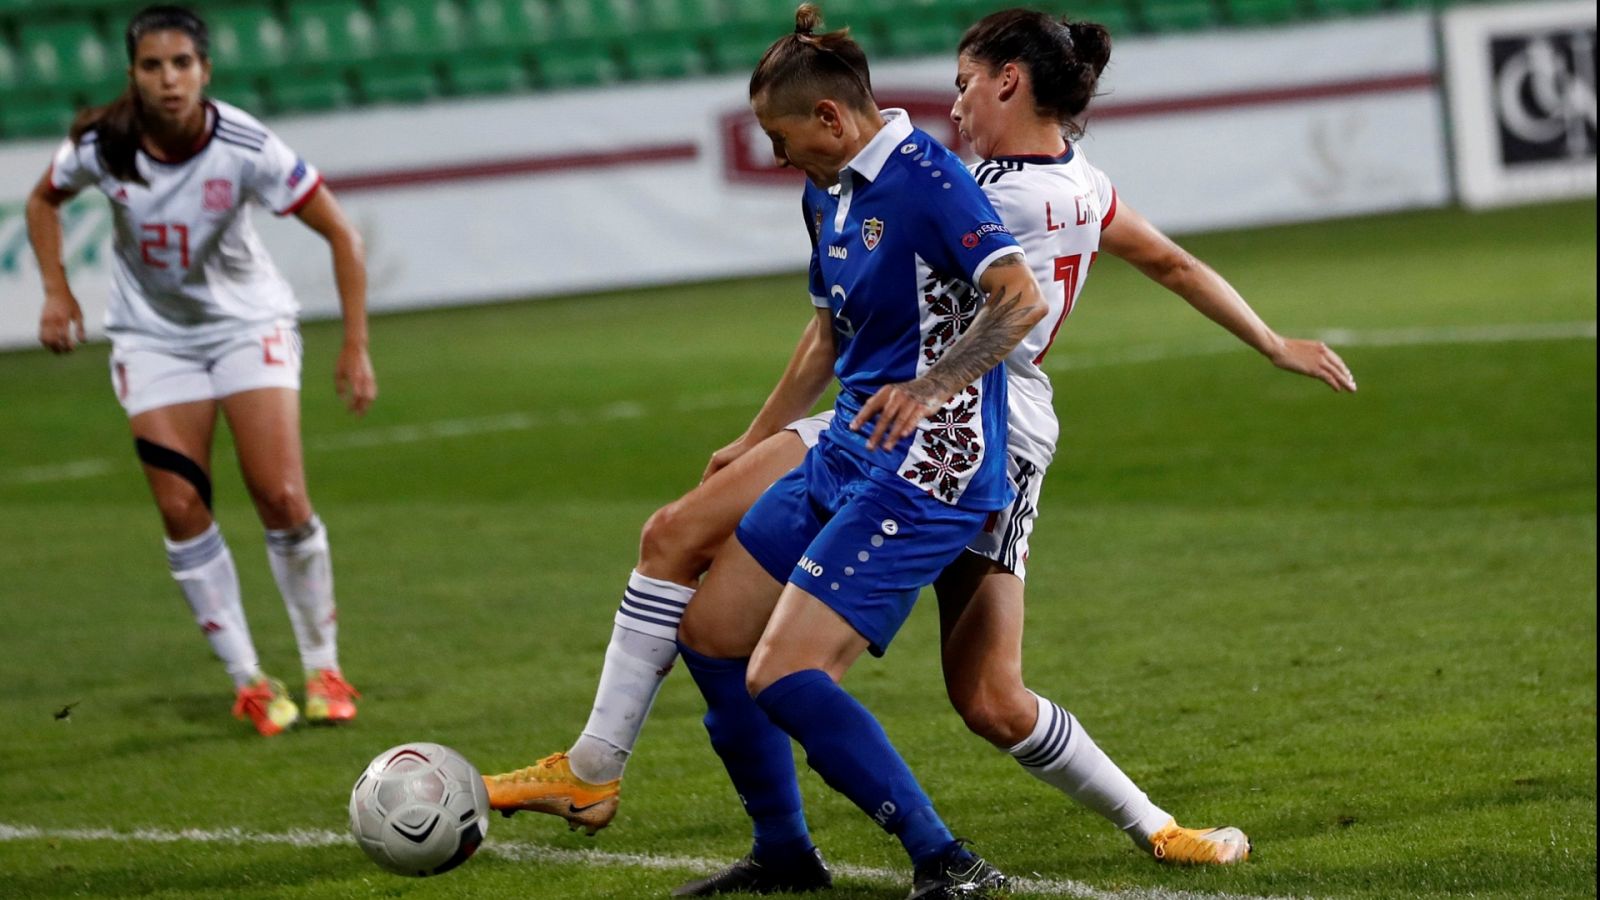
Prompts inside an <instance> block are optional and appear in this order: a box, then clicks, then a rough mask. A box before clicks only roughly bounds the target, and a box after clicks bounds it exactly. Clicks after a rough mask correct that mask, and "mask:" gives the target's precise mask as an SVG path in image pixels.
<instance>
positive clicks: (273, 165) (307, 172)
mask: <svg viewBox="0 0 1600 900" xmlns="http://www.w3.org/2000/svg"><path fill="white" fill-rule="evenodd" d="M321 186H322V173H321V172H318V171H317V169H316V167H315V166H313V165H311V164H310V163H308V162H306V161H305V160H304V159H302V158H301V157H300V156H299V155H297V154H296V153H295V152H294V151H293V150H290V149H289V145H288V144H285V143H284V142H283V141H282V140H281V139H279V137H278V136H277V135H276V134H272V133H271V132H268V134H267V140H266V143H265V144H263V145H262V147H261V159H260V160H259V161H258V162H257V164H256V168H255V171H254V172H253V173H252V174H251V175H250V177H249V180H248V183H247V185H246V187H247V188H248V190H249V191H250V193H251V194H252V195H253V196H254V197H255V198H256V199H257V200H259V201H261V205H262V206H265V207H266V208H267V209H270V210H272V212H273V213H274V214H275V215H280V216H287V215H291V214H293V213H297V212H299V211H300V208H301V207H302V206H305V205H306V203H307V202H308V201H309V200H310V199H311V195H312V194H315V193H316V192H317V188H318V187H321Z"/></svg>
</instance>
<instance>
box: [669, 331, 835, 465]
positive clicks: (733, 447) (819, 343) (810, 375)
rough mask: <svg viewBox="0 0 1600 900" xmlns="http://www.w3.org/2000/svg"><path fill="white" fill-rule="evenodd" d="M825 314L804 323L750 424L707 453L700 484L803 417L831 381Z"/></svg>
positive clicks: (830, 338) (829, 336) (831, 356)
mask: <svg viewBox="0 0 1600 900" xmlns="http://www.w3.org/2000/svg"><path fill="white" fill-rule="evenodd" d="M829 315H830V313H829V311H828V310H826V309H818V310H817V314H816V315H815V316H813V317H812V319H811V321H810V322H808V323H806V330H805V332H804V333H803V334H801V335H800V343H798V344H796V345H795V348H794V353H793V354H792V355H790V357H789V364H788V365H787V366H785V367H784V369H783V375H781V376H780V377H779V378H778V383H777V385H776V386H774V387H773V388H772V393H770V394H768V395H767V400H766V402H765V403H763V404H761V410H760V411H759V412H757V413H756V417H755V418H754V419H753V420H751V422H750V427H749V428H746V429H745V431H744V434H741V435H739V437H738V438H737V439H735V440H734V442H733V443H731V444H729V445H728V446H726V447H723V448H722V449H720V450H718V451H717V452H715V453H713V454H711V461H710V462H709V463H707V464H706V470H705V472H704V473H702V474H701V476H700V481H701V482H702V483H703V482H704V481H705V480H706V479H708V478H710V477H711V476H712V475H715V474H716V473H717V472H718V471H720V470H722V469H724V468H726V467H727V466H728V465H730V464H732V462H733V461H734V460H736V459H738V458H739V457H741V456H743V455H744V454H745V453H747V452H749V451H750V450H751V449H752V448H754V447H755V446H756V445H758V444H760V443H761V442H762V441H764V440H766V439H767V438H769V437H772V436H773V435H775V434H777V433H778V432H779V431H782V430H783V429H784V427H785V426H786V425H788V424H789V423H790V422H793V421H794V420H796V419H800V418H804V417H805V416H806V415H807V414H808V413H810V412H811V408H812V407H814V406H816V405H817V401H818V400H819V399H821V398H822V392H823V391H825V390H827V387H828V384H829V382H831V381H832V380H833V363H834V360H835V358H836V357H835V351H834V346H833V328H832V325H831V323H830V322H829Z"/></svg>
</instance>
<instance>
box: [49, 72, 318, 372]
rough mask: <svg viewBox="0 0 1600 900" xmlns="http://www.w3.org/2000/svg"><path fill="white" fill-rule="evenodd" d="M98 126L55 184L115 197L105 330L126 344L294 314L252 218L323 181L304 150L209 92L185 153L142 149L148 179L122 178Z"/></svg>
mask: <svg viewBox="0 0 1600 900" xmlns="http://www.w3.org/2000/svg"><path fill="white" fill-rule="evenodd" d="M96 144H97V138H96V134H95V132H93V131H90V132H89V133H87V134H85V135H84V136H83V137H82V139H81V140H80V141H79V142H78V143H77V144H76V145H74V144H73V142H72V141H70V140H69V141H66V142H64V143H63V144H62V145H61V147H60V148H59V149H58V150H57V151H56V154H55V157H54V159H53V160H52V161H51V167H50V184H51V186H52V187H54V188H56V189H57V190H60V191H65V192H68V193H76V192H77V191H80V190H82V189H84V188H87V187H97V188H99V189H100V191H101V192H102V193H104V194H105V195H106V197H108V198H109V199H110V201H111V214H112V220H113V225H114V228H115V237H114V239H113V241H112V244H113V247H114V255H115V265H114V268H113V272H112V285H111V298H110V303H109V305H108V308H107V310H106V331H107V333H108V334H109V335H110V336H111V338H112V340H113V341H114V342H116V343H118V344H120V345H123V346H150V347H186V346H195V345H199V344H205V343H208V342H211V341H214V340H216V339H218V338H221V337H225V336H227V335H229V334H231V333H234V332H236V331H238V330H239V329H241V328H245V327H250V326H251V325H254V324H257V323H261V322H269V321H272V320H276V319H283V318H292V317H293V316H294V315H295V314H296V312H298V310H299V305H298V304H297V303H296V302H295V299H294V293H293V292H292V291H291V290H290V288H289V284H288V282H287V281H285V280H284V278H283V276H282V275H280V274H279V273H278V270H277V267H276V266H274V265H273V264H272V260H271V259H270V258H269V257H268V256H267V253H266V249H265V248H264V247H263V246H262V245H261V239H260V238H259V237H258V236H257V235H256V231H255V228H254V227H253V226H252V225H251V222H250V216H249V212H248V209H247V207H248V205H249V204H250V203H251V202H252V201H253V202H256V203H259V204H261V205H262V206H265V207H266V208H267V209H269V210H271V211H272V212H274V213H276V214H278V215H288V214H290V213H293V212H296V211H298V210H299V208H300V207H301V206H302V205H304V204H305V202H306V201H307V200H309V199H310V197H311V195H312V193H313V192H314V191H315V190H316V188H317V186H318V185H319V184H320V183H321V182H322V176H321V175H320V174H318V172H317V170H316V169H314V168H313V167H312V166H311V165H310V164H309V163H307V162H306V161H305V160H303V159H300V158H299V157H298V156H296V155H295V153H294V151H292V150H290V149H289V148H288V147H287V146H286V145H285V144H284V143H283V141H281V140H279V139H278V137H277V136H276V135H274V134H273V133H272V132H271V131H268V130H267V128H266V126H264V125H262V124H261V123H260V122H259V121H257V120H256V119H255V118H254V117H252V116H250V115H249V114H248V113H245V112H244V111H242V110H240V109H238V108H237V107H234V106H231V105H229V104H227V103H222V102H220V101H215V100H211V101H207V102H206V135H205V138H204V140H203V141H202V142H201V143H200V144H199V145H198V146H197V147H196V148H195V150H194V152H193V153H192V154H191V155H189V156H188V157H187V158H185V159H182V160H174V161H171V162H162V161H159V160H156V159H154V158H152V157H150V156H149V155H148V154H146V153H144V152H143V151H142V150H141V151H140V152H139V154H138V156H137V166H138V169H139V174H141V175H142V176H144V179H145V180H146V182H148V185H141V184H135V183H132V182H125V181H118V180H116V179H115V178H112V177H111V176H110V175H109V174H108V173H106V171H105V168H104V166H103V165H102V164H101V161H100V159H99V157H98V155H97V153H96Z"/></svg>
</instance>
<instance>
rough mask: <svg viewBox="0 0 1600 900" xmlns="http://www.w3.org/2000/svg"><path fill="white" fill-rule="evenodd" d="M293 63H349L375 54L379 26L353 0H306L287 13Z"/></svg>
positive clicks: (296, 4) (369, 57)
mask: <svg viewBox="0 0 1600 900" xmlns="http://www.w3.org/2000/svg"><path fill="white" fill-rule="evenodd" d="M288 21H289V33H290V36H291V38H292V46H293V52H294V57H295V62H296V63H299V62H304V61H310V62H319V63H329V64H334V65H337V64H341V63H350V62H352V61H354V60H358V59H371V58H373V57H375V56H377V55H378V49H379V48H378V26H377V23H376V22H374V21H373V20H372V16H371V15H369V14H368V13H367V11H366V9H365V8H364V7H362V6H361V4H360V3H358V2H356V0H306V2H300V3H295V4H294V5H293V6H292V7H290V9H289V14H288Z"/></svg>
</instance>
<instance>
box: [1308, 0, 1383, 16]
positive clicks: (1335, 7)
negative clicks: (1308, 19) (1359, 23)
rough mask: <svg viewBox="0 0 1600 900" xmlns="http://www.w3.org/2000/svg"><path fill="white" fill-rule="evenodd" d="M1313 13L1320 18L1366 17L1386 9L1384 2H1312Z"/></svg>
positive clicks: (1323, 0) (1313, 0)
mask: <svg viewBox="0 0 1600 900" xmlns="http://www.w3.org/2000/svg"><path fill="white" fill-rule="evenodd" d="M1310 7H1311V12H1312V13H1313V14H1315V15H1318V16H1364V15H1366V14H1367V13H1373V12H1377V11H1378V10H1380V9H1382V8H1383V7H1384V2H1383V0H1310Z"/></svg>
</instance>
